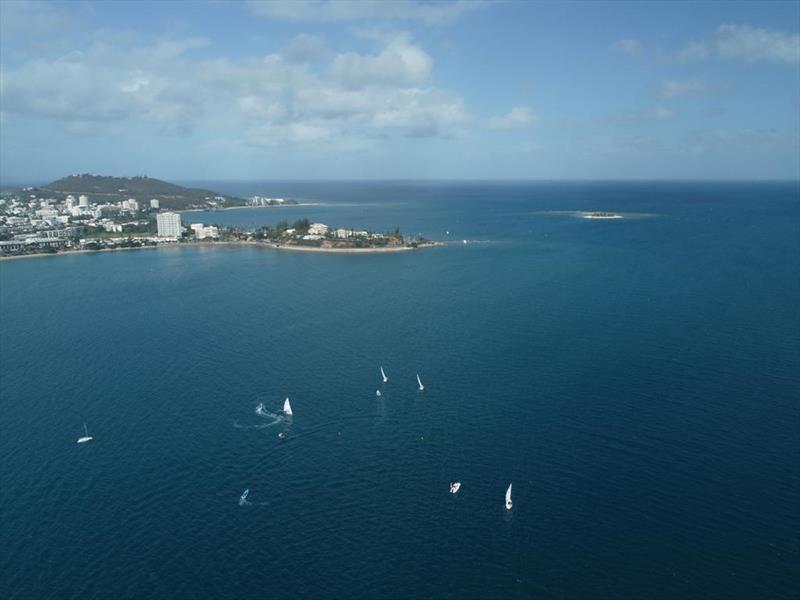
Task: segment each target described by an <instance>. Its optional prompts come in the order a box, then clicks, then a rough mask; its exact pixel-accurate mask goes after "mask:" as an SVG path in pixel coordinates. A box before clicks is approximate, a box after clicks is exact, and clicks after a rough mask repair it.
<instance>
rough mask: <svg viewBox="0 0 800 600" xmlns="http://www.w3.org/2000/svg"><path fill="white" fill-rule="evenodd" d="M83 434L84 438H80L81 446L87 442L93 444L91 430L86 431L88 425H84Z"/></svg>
mask: <svg viewBox="0 0 800 600" xmlns="http://www.w3.org/2000/svg"><path fill="white" fill-rule="evenodd" d="M83 432H84V434H85V435H84V436H82V437H79V438H78V443H79V444H85V443H86V442H91V441H92V440H93V439H94V438H93V437H92V436H90V435H89V430H88V429H86V423H84V424H83Z"/></svg>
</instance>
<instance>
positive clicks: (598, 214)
mask: <svg viewBox="0 0 800 600" xmlns="http://www.w3.org/2000/svg"><path fill="white" fill-rule="evenodd" d="M577 215H578V216H579V217H582V218H584V219H622V218H623V216H622V215H620V214H617V213H612V212H604V211H592V212H585V211H579V212H578V213H577Z"/></svg>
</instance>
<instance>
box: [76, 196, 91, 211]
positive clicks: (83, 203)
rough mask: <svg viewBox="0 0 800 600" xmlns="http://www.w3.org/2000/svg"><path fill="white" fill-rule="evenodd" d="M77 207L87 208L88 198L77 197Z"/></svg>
mask: <svg viewBox="0 0 800 600" xmlns="http://www.w3.org/2000/svg"><path fill="white" fill-rule="evenodd" d="M78 206H80V207H81V208H89V198H88V197H87V196H84V195H80V196H78Z"/></svg>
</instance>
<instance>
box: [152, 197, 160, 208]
mask: <svg viewBox="0 0 800 600" xmlns="http://www.w3.org/2000/svg"><path fill="white" fill-rule="evenodd" d="M150 208H155V209H159V208H161V203H160V202H159V201H158V198H152V199H151V200H150Z"/></svg>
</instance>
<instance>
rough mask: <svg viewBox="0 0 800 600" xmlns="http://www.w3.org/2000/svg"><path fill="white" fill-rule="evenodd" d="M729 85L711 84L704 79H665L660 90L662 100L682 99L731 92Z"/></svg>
mask: <svg viewBox="0 0 800 600" xmlns="http://www.w3.org/2000/svg"><path fill="white" fill-rule="evenodd" d="M729 89H730V87H729V86H727V85H719V84H714V85H712V84H709V83H706V82H705V81H703V80H702V79H665V80H663V81H662V82H661V85H660V87H659V90H658V94H659V96H661V97H662V98H680V97H683V96H701V95H703V94H709V93H713V92H722V91H726V90H729Z"/></svg>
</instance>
